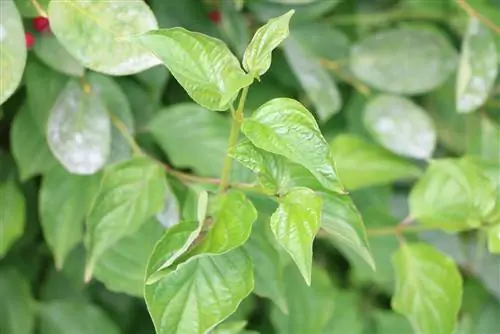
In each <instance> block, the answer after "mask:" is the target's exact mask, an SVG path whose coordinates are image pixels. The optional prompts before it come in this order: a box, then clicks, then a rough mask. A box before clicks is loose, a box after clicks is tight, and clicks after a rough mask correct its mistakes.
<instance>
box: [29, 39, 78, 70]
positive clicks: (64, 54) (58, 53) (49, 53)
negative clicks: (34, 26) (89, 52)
mask: <svg viewBox="0 0 500 334" xmlns="http://www.w3.org/2000/svg"><path fill="white" fill-rule="evenodd" d="M33 51H34V52H35V54H36V55H37V56H38V58H40V60H41V61H43V62H44V63H45V64H46V65H47V66H49V67H50V68H52V69H53V70H56V71H59V72H61V73H63V74H67V75H71V76H76V77H81V76H83V74H84V73H85V68H84V67H83V66H82V65H81V64H80V63H79V62H78V61H77V60H76V59H75V58H73V56H72V55H71V54H70V53H69V52H68V51H66V49H65V48H64V47H63V46H62V45H61V44H60V43H59V41H58V40H57V38H56V37H55V36H54V35H51V34H40V35H39V36H37V39H36V43H35V47H34V48H33Z"/></svg>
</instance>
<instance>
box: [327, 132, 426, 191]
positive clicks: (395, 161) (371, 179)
mask: <svg viewBox="0 0 500 334" xmlns="http://www.w3.org/2000/svg"><path fill="white" fill-rule="evenodd" d="M330 146H331V148H332V152H333V155H334V157H335V161H336V167H337V171H338V174H339V177H340V179H341V180H342V182H343V183H344V184H345V186H346V188H347V189H349V190H355V189H359V188H364V187H370V186H375V185H383V184H390V183H393V182H395V181H399V180H407V179H414V178H416V177H419V176H420V175H421V174H422V171H421V170H420V168H418V167H417V166H415V165H414V164H412V163H411V162H409V161H408V160H406V159H403V158H401V157H398V156H397V155H394V154H392V153H391V152H390V151H387V150H385V149H383V148H381V147H379V146H377V145H373V144H372V143H369V142H368V141H365V140H364V139H363V138H361V137H359V136H356V135H351V134H341V135H338V136H337V137H335V138H334V139H333V141H332V142H331V144H330Z"/></svg>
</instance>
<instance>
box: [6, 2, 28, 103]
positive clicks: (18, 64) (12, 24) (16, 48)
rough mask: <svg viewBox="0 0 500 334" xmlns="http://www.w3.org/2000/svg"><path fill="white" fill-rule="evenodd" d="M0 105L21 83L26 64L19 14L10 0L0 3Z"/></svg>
mask: <svg viewBox="0 0 500 334" xmlns="http://www.w3.org/2000/svg"><path fill="white" fill-rule="evenodd" d="M0 22H2V23H1V24H0V47H1V48H2V52H1V53H0V72H1V73H2V77H1V78H0V105H1V104H3V103H4V102H5V101H6V100H7V99H8V98H9V97H10V96H11V95H12V94H14V92H15V91H16V89H17V87H18V86H19V84H20V83H21V79H22V77H23V72H24V66H25V65H26V54H27V52H26V45H25V40H24V28H23V22H22V21H21V16H20V15H19V12H18V11H17V8H16V5H15V4H14V2H12V0H5V1H2V2H1V3H0Z"/></svg>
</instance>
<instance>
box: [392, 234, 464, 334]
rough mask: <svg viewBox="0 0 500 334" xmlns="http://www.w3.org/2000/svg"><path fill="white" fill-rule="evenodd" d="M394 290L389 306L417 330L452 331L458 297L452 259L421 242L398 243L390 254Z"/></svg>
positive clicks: (440, 333) (459, 290)
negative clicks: (393, 274) (394, 272)
mask: <svg viewBox="0 0 500 334" xmlns="http://www.w3.org/2000/svg"><path fill="white" fill-rule="evenodd" d="M392 262H393V265H394V269H395V271H396V277H397V282H396V292H395V294H394V297H393V299H392V307H393V308H394V310H395V311H396V312H399V313H401V314H403V315H405V316H406V317H407V318H408V320H409V321H410V323H411V325H412V327H413V330H414V331H415V332H417V333H435V334H450V333H453V331H454V328H455V323H456V318H457V314H458V310H459V309H460V304H461V299H462V276H461V275H460V271H459V270H458V268H457V265H456V264H455V262H454V261H453V260H452V259H450V258H448V257H447V256H445V255H443V254H442V253H440V252H438V251H437V250H435V249H434V248H433V247H432V246H429V245H427V244H424V243H416V244H410V245H402V246H401V248H400V249H399V250H398V251H397V252H396V253H395V254H394V255H393V258H392Z"/></svg>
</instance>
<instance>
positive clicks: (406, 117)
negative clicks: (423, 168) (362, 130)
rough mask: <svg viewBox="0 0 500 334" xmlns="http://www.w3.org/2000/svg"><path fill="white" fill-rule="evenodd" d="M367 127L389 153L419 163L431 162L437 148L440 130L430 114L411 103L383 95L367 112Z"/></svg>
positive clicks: (366, 108)
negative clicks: (415, 160)
mask: <svg viewBox="0 0 500 334" xmlns="http://www.w3.org/2000/svg"><path fill="white" fill-rule="evenodd" d="M364 123H365V126H366V128H367V129H368V130H369V131H370V132H371V133H372V135H373V136H374V137H375V139H376V140H377V141H378V142H379V143H380V144H381V145H382V146H384V147H385V148H387V149H388V150H390V151H392V152H394V153H396V154H399V155H403V156H407V157H411V158H416V159H427V158H430V157H431V156H432V154H433V152H434V149H435V146H436V137H437V135H436V129H435V127H434V124H433V123H432V119H431V118H430V117H429V116H428V115H427V113H426V111H425V110H424V109H422V108H421V107H420V106H418V105H417V104H415V103H413V102H412V101H410V100H409V99H406V98H404V97H400V96H395V95H379V96H377V97H375V98H374V99H372V100H370V101H369V102H368V103H367V104H366V106H365V111H364Z"/></svg>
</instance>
